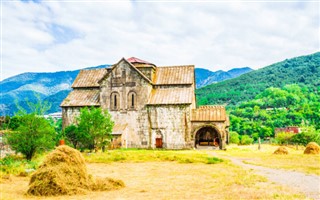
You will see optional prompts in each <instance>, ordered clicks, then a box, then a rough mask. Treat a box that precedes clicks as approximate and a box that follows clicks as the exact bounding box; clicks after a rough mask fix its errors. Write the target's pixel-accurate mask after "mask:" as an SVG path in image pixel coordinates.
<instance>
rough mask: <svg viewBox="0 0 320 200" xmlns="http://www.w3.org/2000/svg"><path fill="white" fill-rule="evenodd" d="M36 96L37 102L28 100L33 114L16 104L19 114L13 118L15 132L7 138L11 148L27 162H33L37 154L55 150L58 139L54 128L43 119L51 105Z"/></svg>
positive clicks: (7, 135)
mask: <svg viewBox="0 0 320 200" xmlns="http://www.w3.org/2000/svg"><path fill="white" fill-rule="evenodd" d="M35 96H36V99H37V102H29V101H28V100H26V103H27V105H28V107H29V109H28V110H30V111H31V113H28V112H27V110H26V109H24V108H22V107H21V106H20V105H19V104H18V103H17V102H16V104H17V107H18V108H19V112H18V113H17V114H16V116H14V117H12V118H11V119H15V120H13V122H15V123H14V124H12V128H13V130H14V131H13V132H10V133H8V134H6V136H5V138H6V141H7V143H8V144H9V145H10V146H11V148H12V149H13V150H15V151H16V152H20V153H22V154H23V155H24V156H25V157H26V158H27V160H31V159H32V157H33V156H34V155H35V153H37V152H41V151H43V150H48V149H51V148H53V147H54V144H55V140H54V139H55V137H56V133H55V130H54V127H52V126H51V125H50V123H49V121H48V120H46V119H45V118H44V117H43V115H44V114H45V113H46V111H47V110H48V109H50V104H49V103H48V102H47V101H44V102H42V100H41V98H40V96H39V95H35Z"/></svg>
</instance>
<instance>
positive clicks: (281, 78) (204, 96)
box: [196, 52, 320, 105]
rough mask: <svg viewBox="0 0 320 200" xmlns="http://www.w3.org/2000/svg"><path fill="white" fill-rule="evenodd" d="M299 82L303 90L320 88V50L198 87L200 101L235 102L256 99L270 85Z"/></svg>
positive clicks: (213, 102) (202, 102)
mask: <svg viewBox="0 0 320 200" xmlns="http://www.w3.org/2000/svg"><path fill="white" fill-rule="evenodd" d="M286 84H298V85H300V86H301V87H303V88H304V90H310V91H314V92H315V93H319V92H320V52H317V53H314V54H311V55H306V56H300V57H296V58H291V59H286V60H284V61H282V62H278V63H275V64H272V65H269V66H267V67H264V68H262V69H259V70H255V71H252V72H249V73H246V74H243V75H241V76H239V77H237V78H234V79H231V80H226V81H223V82H219V83H215V84H211V85H208V86H206V87H203V88H200V89H198V90H196V95H197V103H198V104H199V105H204V104H227V105H236V104H239V103H240V102H243V101H247V100H251V99H253V98H254V97H255V96H256V95H257V94H259V93H261V92H262V91H264V90H265V89H266V88H269V87H279V88H282V87H283V86H284V85H286Z"/></svg>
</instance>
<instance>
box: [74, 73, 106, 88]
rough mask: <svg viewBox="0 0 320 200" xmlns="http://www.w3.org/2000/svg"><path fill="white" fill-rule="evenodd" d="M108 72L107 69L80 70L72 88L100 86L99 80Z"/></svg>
mask: <svg viewBox="0 0 320 200" xmlns="http://www.w3.org/2000/svg"><path fill="white" fill-rule="evenodd" d="M106 73H107V70H106V69H91V70H80V72H79V74H78V76H77V78H76V79H75V80H74V82H73V84H72V86H71V87H72V88H90V87H99V80H100V79H101V78H102V77H103V76H104V75H105V74H106Z"/></svg>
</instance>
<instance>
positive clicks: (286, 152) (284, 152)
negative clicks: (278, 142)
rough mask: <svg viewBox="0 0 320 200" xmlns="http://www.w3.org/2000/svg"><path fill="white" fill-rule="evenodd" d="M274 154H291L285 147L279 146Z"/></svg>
mask: <svg viewBox="0 0 320 200" xmlns="http://www.w3.org/2000/svg"><path fill="white" fill-rule="evenodd" d="M273 154H282V155H286V154H289V152H288V150H287V149H286V148H285V147H279V148H278V149H277V150H275V152H273Z"/></svg>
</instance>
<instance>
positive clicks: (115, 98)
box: [114, 94, 117, 109]
mask: <svg viewBox="0 0 320 200" xmlns="http://www.w3.org/2000/svg"><path fill="white" fill-rule="evenodd" d="M114 109H117V95H116V94H114Z"/></svg>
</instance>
